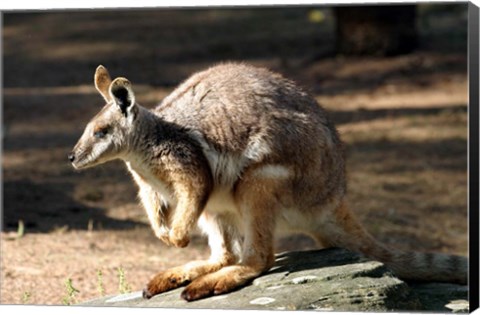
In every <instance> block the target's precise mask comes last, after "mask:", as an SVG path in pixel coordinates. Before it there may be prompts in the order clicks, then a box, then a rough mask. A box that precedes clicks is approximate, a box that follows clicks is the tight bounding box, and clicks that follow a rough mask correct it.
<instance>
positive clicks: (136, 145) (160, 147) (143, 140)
mask: <svg viewBox="0 0 480 315" xmlns="http://www.w3.org/2000/svg"><path fill="white" fill-rule="evenodd" d="M188 138H189V136H188V135H187V133H186V132H185V130H184V128H182V127H180V126H178V125H176V124H174V123H172V122H168V121H166V120H165V119H163V118H162V117H160V116H158V115H156V114H155V113H153V112H152V111H150V110H148V109H146V108H144V107H142V106H138V112H137V117H136V118H135V122H134V126H133V130H132V132H131V134H130V137H129V143H128V149H127V154H126V156H125V158H124V160H125V161H126V162H129V163H130V164H131V166H132V167H134V168H139V167H145V166H148V165H151V164H152V162H156V163H158V160H159V159H158V158H159V157H160V156H162V155H163V154H168V152H169V150H171V149H172V148H171V147H172V145H173V146H174V145H175V143H180V142H182V143H185V142H187V143H188V142H189V141H188Z"/></svg>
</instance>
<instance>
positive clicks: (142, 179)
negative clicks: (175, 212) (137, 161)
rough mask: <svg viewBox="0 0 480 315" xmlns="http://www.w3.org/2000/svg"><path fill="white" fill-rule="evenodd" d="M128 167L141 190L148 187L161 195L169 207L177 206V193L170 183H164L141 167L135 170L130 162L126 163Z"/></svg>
mask: <svg viewBox="0 0 480 315" xmlns="http://www.w3.org/2000/svg"><path fill="white" fill-rule="evenodd" d="M126 165H127V168H128V170H129V171H130V173H131V174H132V177H133V179H134V180H135V182H136V183H137V184H138V186H139V187H140V188H142V187H144V186H145V185H147V186H149V187H150V189H152V190H153V191H155V192H157V193H159V194H160V195H161V196H162V197H163V199H164V200H165V201H166V202H167V203H168V204H169V205H172V206H175V205H176V204H177V199H176V197H175V193H174V191H173V190H172V189H171V188H170V186H169V185H168V183H166V182H165V181H163V180H162V179H161V178H158V177H157V176H155V175H154V174H153V173H152V172H150V171H149V170H147V169H143V168H141V167H135V168H134V167H133V166H132V164H131V163H130V162H126Z"/></svg>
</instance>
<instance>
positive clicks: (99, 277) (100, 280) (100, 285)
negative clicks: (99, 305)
mask: <svg viewBox="0 0 480 315" xmlns="http://www.w3.org/2000/svg"><path fill="white" fill-rule="evenodd" d="M97 289H98V292H99V293H100V296H104V295H105V286H104V285H103V273H102V271H101V270H100V269H98V270H97Z"/></svg>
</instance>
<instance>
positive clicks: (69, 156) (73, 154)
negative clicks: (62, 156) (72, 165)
mask: <svg viewBox="0 0 480 315" xmlns="http://www.w3.org/2000/svg"><path fill="white" fill-rule="evenodd" d="M68 160H69V161H70V162H73V161H75V153H73V152H70V153H69V154H68Z"/></svg>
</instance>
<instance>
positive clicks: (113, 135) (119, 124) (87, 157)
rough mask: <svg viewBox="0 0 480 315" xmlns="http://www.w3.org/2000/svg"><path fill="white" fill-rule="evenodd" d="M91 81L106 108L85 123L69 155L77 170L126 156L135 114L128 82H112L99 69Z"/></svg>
mask: <svg viewBox="0 0 480 315" xmlns="http://www.w3.org/2000/svg"><path fill="white" fill-rule="evenodd" d="M94 82H95V87H96V88H97V90H98V92H100V94H101V95H102V96H103V98H104V99H105V101H106V105H105V106H104V107H103V108H102V110H101V111H100V112H99V113H98V114H97V115H96V116H95V117H93V119H92V120H91V121H90V122H89V123H88V124H87V126H86V127H85V131H84V132H83V135H82V136H81V137H80V140H78V142H77V144H76V145H75V147H74V148H73V151H72V152H71V153H70V154H69V155H68V159H69V160H70V162H72V165H73V167H75V168H76V169H82V168H87V167H91V166H95V165H98V164H101V163H104V162H107V161H110V160H113V159H116V158H120V157H121V156H122V155H123V154H125V153H126V151H127V150H128V143H129V138H130V136H131V134H132V133H133V127H134V122H135V118H136V116H137V114H138V106H137V105H136V103H135V95H134V93H133V90H132V87H131V83H130V82H129V81H128V80H127V79H125V78H116V79H115V80H113V81H112V80H111V78H110V75H109V74H108V71H107V69H106V68H105V67H103V66H98V68H97V70H96V72H95V77H94Z"/></svg>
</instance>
